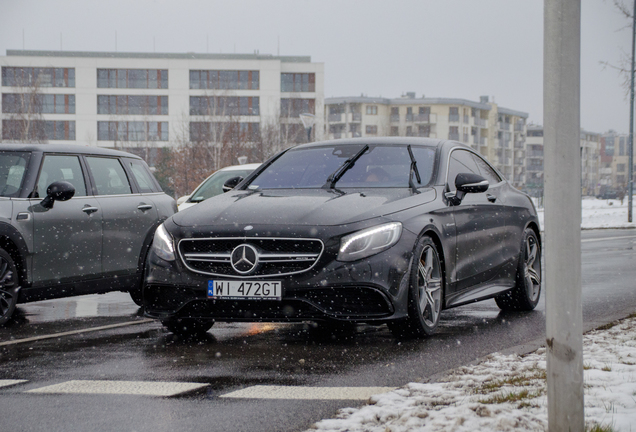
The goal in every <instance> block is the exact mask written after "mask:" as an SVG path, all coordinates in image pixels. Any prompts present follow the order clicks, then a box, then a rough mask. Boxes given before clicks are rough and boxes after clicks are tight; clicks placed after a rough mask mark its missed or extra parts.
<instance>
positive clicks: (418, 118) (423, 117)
mask: <svg viewBox="0 0 636 432" xmlns="http://www.w3.org/2000/svg"><path fill="white" fill-rule="evenodd" d="M413 121H414V122H415V123H436V122H437V115H436V114H415V116H414V119H413Z"/></svg>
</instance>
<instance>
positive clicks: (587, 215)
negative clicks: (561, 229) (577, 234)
mask: <svg viewBox="0 0 636 432" xmlns="http://www.w3.org/2000/svg"><path fill="white" fill-rule="evenodd" d="M535 206H537V214H538V216H539V223H540V224H541V229H543V226H544V225H543V208H541V207H539V206H538V205H537V202H536V200H535ZM581 228H583V229H593V228H636V223H634V222H632V223H629V222H627V198H625V199H624V200H623V204H621V201H620V200H600V199H597V198H593V197H585V198H583V200H582V201H581Z"/></svg>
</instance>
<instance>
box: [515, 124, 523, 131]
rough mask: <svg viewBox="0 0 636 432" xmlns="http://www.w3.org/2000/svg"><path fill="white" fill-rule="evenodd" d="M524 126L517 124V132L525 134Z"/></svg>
mask: <svg viewBox="0 0 636 432" xmlns="http://www.w3.org/2000/svg"><path fill="white" fill-rule="evenodd" d="M523 126H524V125H523V124H516V125H515V132H523Z"/></svg>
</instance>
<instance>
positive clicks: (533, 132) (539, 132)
mask: <svg viewBox="0 0 636 432" xmlns="http://www.w3.org/2000/svg"><path fill="white" fill-rule="evenodd" d="M528 136H529V137H542V136H543V130H528Z"/></svg>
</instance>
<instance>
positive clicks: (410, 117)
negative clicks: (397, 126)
mask: <svg viewBox="0 0 636 432" xmlns="http://www.w3.org/2000/svg"><path fill="white" fill-rule="evenodd" d="M414 118H415V115H414V114H407V115H406V121H407V122H412V121H413V119H414Z"/></svg>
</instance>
